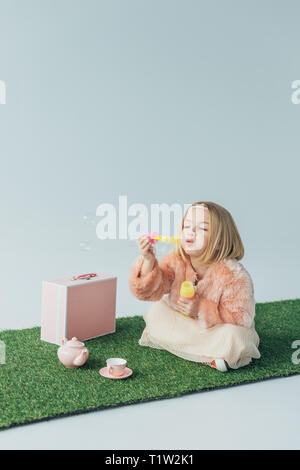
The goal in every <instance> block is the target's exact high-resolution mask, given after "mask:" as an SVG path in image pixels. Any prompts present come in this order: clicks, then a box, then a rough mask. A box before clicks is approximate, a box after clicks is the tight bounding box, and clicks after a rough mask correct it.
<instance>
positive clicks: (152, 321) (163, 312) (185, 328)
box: [139, 299, 260, 369]
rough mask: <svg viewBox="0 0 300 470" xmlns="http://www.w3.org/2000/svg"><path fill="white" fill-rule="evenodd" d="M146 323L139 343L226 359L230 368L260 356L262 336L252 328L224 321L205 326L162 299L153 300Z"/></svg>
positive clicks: (190, 356)
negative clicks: (259, 347) (259, 349)
mask: <svg viewBox="0 0 300 470" xmlns="http://www.w3.org/2000/svg"><path fill="white" fill-rule="evenodd" d="M143 318H144V320H145V322H146V327H145V329H144V331H143V334H142V336H141V338H140V339H139V344H140V345H141V346H149V347H151V348H156V349H165V350H167V351H169V352H170V353H172V354H175V355H176V356H179V357H181V358H183V359H187V360H188V361H194V362H211V361H212V360H213V359H217V358H221V359H224V360H225V361H226V362H227V363H228V365H229V367H230V368H232V369H238V368H239V367H243V366H246V365H247V364H249V363H250V362H251V360H252V358H254V359H258V358H260V353H259V351H258V349H257V348H258V345H259V336H258V334H257V332H256V330H255V324H254V322H253V324H252V326H251V328H246V327H244V326H238V325H233V324H231V323H223V324H218V325H215V326H213V327H212V328H202V327H200V326H199V322H198V321H197V320H195V319H193V318H190V317H186V316H183V315H181V314H180V312H178V311H177V310H174V309H173V308H171V307H170V306H169V305H168V304H167V303H166V302H165V301H164V300H163V299H161V300H159V301H157V302H152V304H151V305H150V307H149V308H148V309H147V310H146V312H145V313H144V315H143Z"/></svg>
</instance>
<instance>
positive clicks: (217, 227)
mask: <svg viewBox="0 0 300 470" xmlns="http://www.w3.org/2000/svg"><path fill="white" fill-rule="evenodd" d="M198 205H203V206H204V207H207V209H208V212H209V232H208V242H207V247H206V249H205V251H204V252H203V254H202V255H200V256H198V257H197V259H198V260H199V262H200V263H201V264H203V265H204V266H209V265H211V264H213V263H217V262H219V261H221V260H223V259H224V258H227V259H231V258H234V259H236V260H238V261H239V260H241V259H242V258H243V256H244V245H243V243H242V240H241V237H240V234H239V232H238V229H237V227H236V225H235V222H234V220H233V218H232V215H231V214H230V212H228V211H227V210H226V209H224V207H222V206H220V205H219V204H216V203H214V202H209V201H199V202H194V203H193V204H191V205H190V206H189V207H188V208H187V209H186V211H185V213H184V215H183V217H182V220H181V224H180V227H179V230H178V237H179V242H178V244H177V245H176V248H175V253H176V255H177V256H179V257H181V258H182V259H183V261H185V262H186V261H187V258H186V254H185V252H184V250H183V248H182V246H181V238H182V229H183V224H184V219H185V216H186V213H187V211H188V210H189V209H190V208H191V207H193V206H198Z"/></svg>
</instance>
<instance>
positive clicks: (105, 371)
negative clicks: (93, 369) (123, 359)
mask: <svg viewBox="0 0 300 470" xmlns="http://www.w3.org/2000/svg"><path fill="white" fill-rule="evenodd" d="M99 374H100V375H102V377H106V378H107V379H126V378H127V377H129V376H130V375H131V374H132V370H131V369H129V367H126V368H125V372H124V374H123V375H121V376H120V377H114V376H113V375H110V374H109V372H108V369H107V367H102V369H100V370H99Z"/></svg>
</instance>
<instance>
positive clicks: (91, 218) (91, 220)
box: [83, 211, 97, 225]
mask: <svg viewBox="0 0 300 470" xmlns="http://www.w3.org/2000/svg"><path fill="white" fill-rule="evenodd" d="M83 221H84V223H85V224H87V225H96V223H97V219H96V216H95V214H94V213H93V212H91V211H88V212H87V213H86V214H85V215H84V216H83Z"/></svg>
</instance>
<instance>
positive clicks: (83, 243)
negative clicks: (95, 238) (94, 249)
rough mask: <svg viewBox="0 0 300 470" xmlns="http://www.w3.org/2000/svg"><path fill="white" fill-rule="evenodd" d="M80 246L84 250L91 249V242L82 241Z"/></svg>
mask: <svg viewBox="0 0 300 470" xmlns="http://www.w3.org/2000/svg"><path fill="white" fill-rule="evenodd" d="M79 246H80V249H81V250H82V251H91V245H90V242H86V241H82V242H80V243H79Z"/></svg>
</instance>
